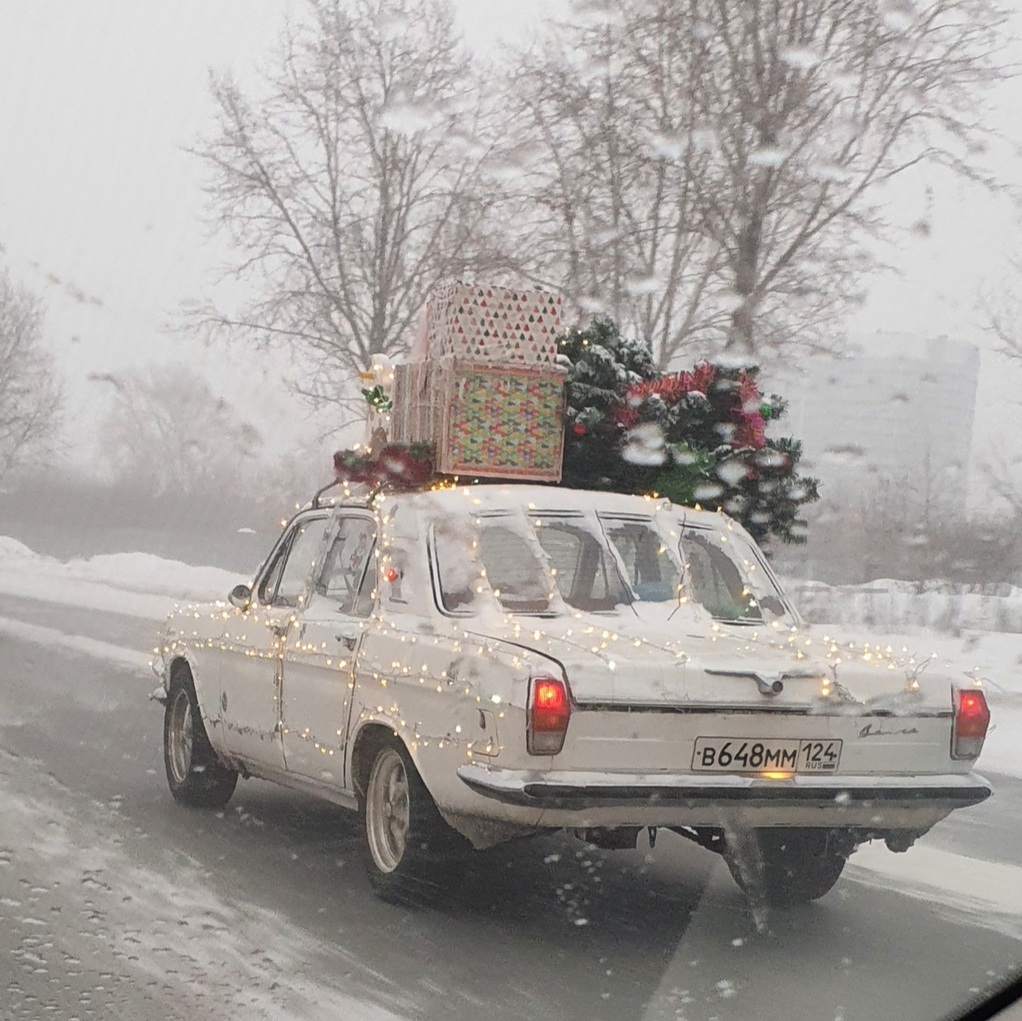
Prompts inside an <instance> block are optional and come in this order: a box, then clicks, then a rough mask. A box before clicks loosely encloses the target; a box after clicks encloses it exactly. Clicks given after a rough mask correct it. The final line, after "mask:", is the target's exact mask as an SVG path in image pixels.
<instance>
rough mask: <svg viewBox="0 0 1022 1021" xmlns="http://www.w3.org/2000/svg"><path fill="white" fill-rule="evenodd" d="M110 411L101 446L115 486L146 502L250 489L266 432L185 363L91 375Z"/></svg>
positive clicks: (103, 428)
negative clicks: (121, 485) (127, 487)
mask: <svg viewBox="0 0 1022 1021" xmlns="http://www.w3.org/2000/svg"><path fill="white" fill-rule="evenodd" d="M89 378H90V381H91V382H93V383H96V384H99V385H100V386H102V387H104V389H105V390H106V391H107V396H108V398H109V402H110V403H109V407H108V410H107V413H106V416H105V418H104V419H103V420H102V422H101V424H100V442H101V444H102V448H103V451H104V453H105V455H106V459H107V462H108V464H107V467H108V468H109V470H110V472H111V474H112V475H113V481H115V482H118V483H128V484H130V485H131V487H132V488H133V489H134V491H135V492H136V493H137V494H138V495H139V496H140V497H152V496H162V495H164V494H166V493H170V492H173V493H175V494H178V495H203V494H204V495H205V496H206V497H207V498H208V496H209V491H210V490H211V489H212V488H214V487H216V486H224V485H225V484H233V485H238V484H242V485H244V484H246V482H247V479H246V475H247V472H246V467H247V466H249V465H251V463H252V462H253V460H254V458H255V456H256V455H257V454H258V452H259V449H260V447H261V444H262V437H261V436H260V434H259V431H258V430H257V429H256V428H255V427H254V426H252V425H251V424H250V423H248V422H245V421H244V420H242V419H241V418H240V417H239V416H238V414H237V412H236V411H235V409H234V408H233V407H232V405H231V404H230V403H229V402H228V401H226V400H225V399H224V398H223V397H219V396H217V395H216V394H215V393H214V392H213V391H212V390H211V389H210V386H209V384H208V383H207V382H206V380H205V378H204V377H203V376H202V375H200V374H199V373H197V372H196V371H195V370H193V369H191V368H189V367H188V366H186V365H184V364H176V365H173V364H172V365H169V366H160V367H155V366H154V367H150V368H148V369H136V370H132V371H129V372H124V373H121V374H113V373H102V374H94V375H92V376H90V377H89Z"/></svg>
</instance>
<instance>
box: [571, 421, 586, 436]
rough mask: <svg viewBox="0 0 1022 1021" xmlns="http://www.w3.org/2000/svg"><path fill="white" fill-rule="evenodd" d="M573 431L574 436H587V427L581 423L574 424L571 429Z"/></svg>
mask: <svg viewBox="0 0 1022 1021" xmlns="http://www.w3.org/2000/svg"><path fill="white" fill-rule="evenodd" d="M571 431H572V432H573V433H574V434H575V435H576V436H585V434H586V427H585V426H584V425H583V424H582V423H581V422H576V423H575V424H574V425H573V426H572V427H571Z"/></svg>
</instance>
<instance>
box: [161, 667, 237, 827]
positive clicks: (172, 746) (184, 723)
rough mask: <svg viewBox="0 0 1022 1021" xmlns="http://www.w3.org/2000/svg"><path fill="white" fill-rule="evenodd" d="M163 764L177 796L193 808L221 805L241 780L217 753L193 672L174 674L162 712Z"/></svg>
mask: <svg viewBox="0 0 1022 1021" xmlns="http://www.w3.org/2000/svg"><path fill="white" fill-rule="evenodd" d="M163 764H164V767H165V768H166V771H167V783H168V784H169V785H170V793H171V794H173V795H174V799H175V800H176V801H179V802H180V803H181V804H182V805H190V806H192V807H194V808H222V807H223V806H224V805H226V804H227V802H228V801H230V799H231V795H232V794H233V793H234V788H235V787H236V786H237V784H238V774H237V772H236V771H235V770H233V769H229V768H228V767H227V766H225V765H223V764H222V763H221V762H220V760H219V759H218V758H217V757H216V753H215V752H214V751H213V747H212V745H211V744H210V743H209V737H208V736H207V735H206V728H205V727H204V726H203V724H202V716H201V714H200V713H199V704H198V702H197V700H196V698H195V689H194V687H193V686H192V679H191V677H190V676H187V675H186V676H184V677H182V676H181V675H180V674H178V675H177V676H175V678H174V680H173V681H172V682H171V685H170V692H169V694H168V696H167V708H166V711H165V712H164V716H163Z"/></svg>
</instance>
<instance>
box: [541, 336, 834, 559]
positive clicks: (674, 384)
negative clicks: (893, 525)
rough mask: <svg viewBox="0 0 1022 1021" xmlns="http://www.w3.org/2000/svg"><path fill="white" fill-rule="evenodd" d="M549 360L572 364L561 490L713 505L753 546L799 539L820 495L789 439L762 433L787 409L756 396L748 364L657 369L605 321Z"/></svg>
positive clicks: (567, 341) (565, 340) (570, 339)
mask: <svg viewBox="0 0 1022 1021" xmlns="http://www.w3.org/2000/svg"><path fill="white" fill-rule="evenodd" d="M558 354H559V355H560V356H561V359H562V361H564V362H566V363H567V364H568V366H569V373H568V380H567V412H566V436H565V450H564V474H563V484H564V485H567V486H572V487H575V488H579V489H603V490H613V491H616V492H624V493H648V492H657V493H659V494H660V495H661V496H666V497H667V498H668V499H670V500H671V501H672V502H674V503H678V504H685V505H692V504H697V503H698V504H700V505H702V506H704V507H713V508H717V507H720V508H722V509H723V510H724V511H725V512H726V513H728V514H730V515H731V516H732V517H734V518H736V519H737V520H738V521H740V522H741V523H742V524H743V525H744V526H745V527H746V528H747V529H748V530H749V532H750V533H751V534H752V535H753V537H754V538H755V539H756V540H757V541H759V542H761V543H763V542H766V541H768V540H769V539H772V538H774V539H780V540H782V541H783V542H794V543H798V542H804V541H805V538H804V534H803V529H804V525H805V522H804V521H803V520H802V519H801V518H800V517H799V510H800V508H801V507H803V506H804V505H805V504H807V503H811V502H812V501H814V500H817V499H819V492H818V481H817V480H816V479H813V478H810V477H808V476H803V475H800V474H799V473H798V465H799V462H800V460H801V458H802V446H801V444H800V443H799V442H798V441H797V440H794V439H791V438H781V439H774V438H772V437H768V436H767V426H768V423H773V422H775V421H776V420H778V419H779V418H781V417H782V416H783V415H784V412H785V407H786V405H785V402H784V400H783V399H782V398H781V397H779V396H777V395H776V394H774V395H771V396H769V397H766V398H764V397H763V396H762V395H761V394H760V392H759V387H758V384H757V381H756V380H757V374H758V370H757V369H756V368H755V367H752V366H743V367H732V366H726V365H721V364H714V363H712V362H702V363H700V364H699V365H697V366H695V368H693V369H692V370H691V371H685V372H676V373H664V374H661V373H659V372H658V371H657V369H656V367H655V366H654V364H653V360H652V358H651V356H650V352H649V349H648V348H647V347H645V346H644V345H643V344H640V343H637V342H635V341H633V340H629V339H627V338H624V337H622V336H621V335H620V333H619V332H618V330H617V327H616V326H615V324H614V323H613V322H611V321H610V320H606V319H598V320H596V321H595V322H593V324H592V325H591V326H590V327H589V328H588V329H586V330H572V331H570V332H569V333H567V334H565V335H564V336H563V337H562V338H560V340H559V342H558Z"/></svg>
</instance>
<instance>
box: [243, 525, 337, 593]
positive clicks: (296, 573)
mask: <svg viewBox="0 0 1022 1021" xmlns="http://www.w3.org/2000/svg"><path fill="white" fill-rule="evenodd" d="M328 521H329V519H328V518H325V517H323V518H313V519H312V520H306V521H303V522H301V523H300V524H299V525H297V526H296V528H295V532H294V535H293V536H292V538H291V541H290V543H289V545H288V550H287V556H286V558H285V560H284V567H283V570H282V571H281V572H280V581H279V582H278V583H277V586H276V590H275V591H273V593H272V598H270V599H268V600H267V601H268V602H271V603H272V604H273V605H274V606H298V604H299V601H300V600H301V598H302V596H304V595H305V589H306V586H307V585H308V583H309V578H310V576H311V575H312V569H313V568H314V567H315V566H316V561H317V560H318V559H319V552H320V548H321V547H322V545H323V538H324V536H325V535H326V528H327V524H328ZM276 570H277V565H276V564H274V567H273V571H276ZM273 571H271V574H272V573H273ZM264 587H265V588H266V589H267V592H270V591H271V590H270V589H269V586H268V585H267V586H264ZM260 596H262V591H260Z"/></svg>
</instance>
